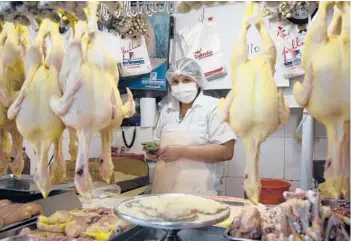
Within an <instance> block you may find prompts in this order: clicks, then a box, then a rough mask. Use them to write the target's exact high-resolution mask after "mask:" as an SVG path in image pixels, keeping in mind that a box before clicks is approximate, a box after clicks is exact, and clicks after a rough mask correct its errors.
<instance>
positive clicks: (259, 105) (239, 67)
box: [218, 2, 290, 204]
mask: <svg viewBox="0 0 351 241" xmlns="http://www.w3.org/2000/svg"><path fill="white" fill-rule="evenodd" d="M251 25H252V26H255V27H256V28H257V30H258V31H259V34H260V36H261V49H260V53H259V55H258V56H256V57H254V58H252V59H251V60H249V59H248V49H247V42H246V34H247V31H248V29H249V27H250V26H251ZM239 38H240V39H239V41H238V42H237V43H236V44H235V46H234V49H233V53H232V58H231V76H232V81H233V88H232V90H231V91H230V92H229V93H228V95H227V97H226V99H225V100H224V99H221V102H220V104H219V108H218V114H219V118H220V119H221V120H225V121H228V123H229V124H230V126H231V128H232V129H233V130H234V132H235V133H236V134H237V135H238V136H239V137H240V138H241V139H242V141H243V143H244V146H245V153H246V157H245V158H246V167H245V178H244V189H245V192H246V195H247V197H248V198H249V199H250V200H251V201H252V202H254V203H256V204H257V203H258V201H259V195H260V190H261V183H260V178H259V170H258V165H259V163H258V159H259V151H260V146H261V143H262V142H264V141H265V140H266V138H267V137H268V136H270V135H271V134H273V133H274V132H275V131H276V130H277V129H278V127H279V125H280V124H287V123H288V121H289V117H290V110H289V107H288V104H287V103H286V101H285V100H284V97H283V93H282V91H281V90H280V91H278V89H277V86H276V83H275V81H274V78H273V73H274V66H275V60H276V50H275V45H274V43H273V41H272V39H271V37H270V35H269V33H268V31H267V29H266V27H265V25H264V22H263V19H262V17H261V16H260V13H259V6H258V4H256V3H253V2H249V3H248V6H247V8H246V11H245V14H244V18H243V23H242V29H241V33H240V37H239Z"/></svg>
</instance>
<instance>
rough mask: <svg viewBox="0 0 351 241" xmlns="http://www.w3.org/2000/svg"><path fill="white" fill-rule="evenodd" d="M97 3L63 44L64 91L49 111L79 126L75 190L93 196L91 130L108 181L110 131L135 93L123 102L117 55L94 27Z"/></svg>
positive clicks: (129, 109) (128, 112) (131, 107)
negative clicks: (97, 136)
mask: <svg viewBox="0 0 351 241" xmlns="http://www.w3.org/2000/svg"><path fill="white" fill-rule="evenodd" d="M97 6H98V5H97V3H95V2H89V7H88V8H87V9H86V14H87V18H88V20H89V21H88V23H86V22H84V21H79V22H78V23H77V26H76V33H75V36H74V39H73V40H72V42H71V43H70V45H69V46H68V48H67V51H66V54H65V57H64V60H63V66H62V70H61V72H60V76H59V81H60V85H61V86H63V96H62V97H61V98H60V95H59V94H56V96H53V97H52V98H51V101H50V106H51V108H52V110H53V111H54V112H55V113H56V114H57V115H58V116H60V118H61V119H62V121H63V122H64V123H65V125H66V126H67V127H69V128H73V129H75V130H76V131H77V135H78V143H79V147H78V156H77V161H76V174H75V180H74V181H75V184H76V188H77V190H78V192H79V193H80V194H81V195H82V196H84V197H86V198H91V191H92V190H91V189H92V180H91V176H90V173H89V170H88V158H89V157H88V154H89V145H90V142H91V138H92V135H93V134H94V133H95V132H97V131H100V136H101V142H102V154H101V158H100V163H99V165H100V166H99V168H100V173H101V176H102V178H103V179H104V180H105V181H106V182H109V180H110V178H111V175H112V173H113V169H114V167H113V163H112V160H111V142H112V132H113V131H114V130H115V129H116V128H117V127H119V126H120V125H121V123H122V120H123V118H127V117H130V116H132V115H133V114H134V113H135V103H134V100H133V95H132V93H131V92H130V90H127V91H128V101H127V103H126V104H125V105H124V106H123V105H122V100H121V97H120V94H119V91H118V89H117V85H118V80H119V75H118V69H117V65H116V59H114V57H113V56H112V55H111V53H109V51H108V50H107V49H106V47H105V46H104V44H103V41H102V39H101V37H100V35H99V32H98V29H97V17H96V11H97Z"/></svg>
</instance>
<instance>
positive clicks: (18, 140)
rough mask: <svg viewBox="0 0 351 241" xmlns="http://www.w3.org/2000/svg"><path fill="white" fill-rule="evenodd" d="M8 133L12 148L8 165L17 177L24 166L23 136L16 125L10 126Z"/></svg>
mask: <svg viewBox="0 0 351 241" xmlns="http://www.w3.org/2000/svg"><path fill="white" fill-rule="evenodd" d="M10 134H11V137H12V148H11V149H12V150H11V161H10V163H9V166H10V168H11V171H12V173H13V174H14V175H15V176H16V177H17V178H19V177H20V176H21V174H22V171H23V168H24V160H23V151H22V148H23V136H22V135H21V134H20V133H19V131H18V129H17V127H16V126H14V127H13V128H11V130H10Z"/></svg>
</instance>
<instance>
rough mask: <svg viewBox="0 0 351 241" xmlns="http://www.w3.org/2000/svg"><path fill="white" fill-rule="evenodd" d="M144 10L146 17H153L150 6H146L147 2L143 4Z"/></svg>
mask: <svg viewBox="0 0 351 241" xmlns="http://www.w3.org/2000/svg"><path fill="white" fill-rule="evenodd" d="M144 8H145V13H146V14H147V16H149V17H151V16H152V15H153V12H152V11H151V10H150V6H149V4H148V2H146V1H145V2H144Z"/></svg>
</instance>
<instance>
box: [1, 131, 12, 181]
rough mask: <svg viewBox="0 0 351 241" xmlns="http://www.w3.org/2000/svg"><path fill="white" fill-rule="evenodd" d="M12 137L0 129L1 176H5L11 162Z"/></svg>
mask: <svg viewBox="0 0 351 241" xmlns="http://www.w3.org/2000/svg"><path fill="white" fill-rule="evenodd" d="M10 152H11V146H10V137H9V133H7V132H5V131H4V130H3V129H0V176H1V175H3V174H4V172H5V170H6V168H7V166H8V164H9V162H10V154H11V153H10Z"/></svg>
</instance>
